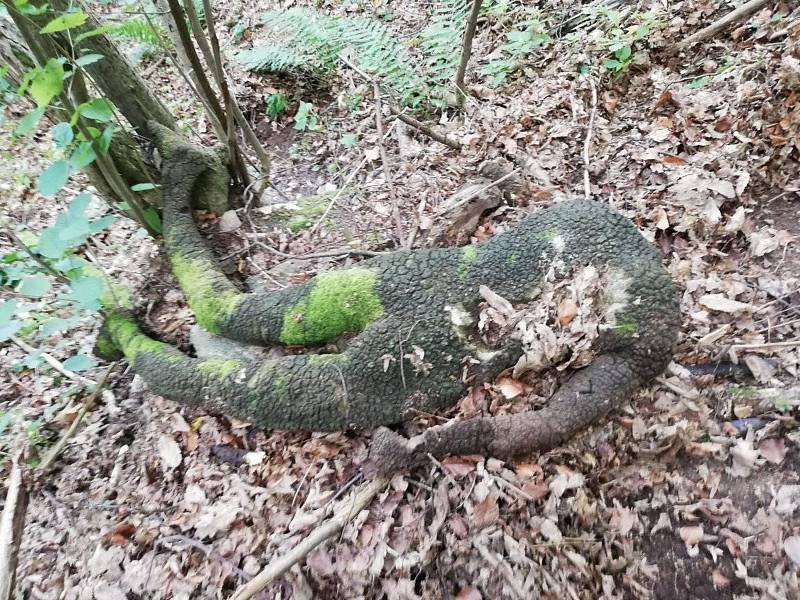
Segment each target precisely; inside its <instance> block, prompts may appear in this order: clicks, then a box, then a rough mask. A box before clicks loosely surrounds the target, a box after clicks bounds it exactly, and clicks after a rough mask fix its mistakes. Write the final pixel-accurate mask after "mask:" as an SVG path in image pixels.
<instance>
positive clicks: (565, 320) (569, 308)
mask: <svg viewBox="0 0 800 600" xmlns="http://www.w3.org/2000/svg"><path fill="white" fill-rule="evenodd" d="M556 314H557V315H558V322H559V324H560V325H561V326H562V327H565V326H567V325H569V324H570V323H571V322H572V320H573V319H574V318H575V316H576V315H577V314H578V305H577V304H576V303H575V301H574V300H573V299H572V298H564V299H563V300H562V301H561V302H560V303H559V305H558V309H557V310H556Z"/></svg>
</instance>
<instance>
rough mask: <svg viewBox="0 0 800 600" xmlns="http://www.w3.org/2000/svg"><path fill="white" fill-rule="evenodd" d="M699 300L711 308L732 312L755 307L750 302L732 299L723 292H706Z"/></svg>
mask: <svg viewBox="0 0 800 600" xmlns="http://www.w3.org/2000/svg"><path fill="white" fill-rule="evenodd" d="M698 302H699V303H700V304H702V305H703V306H705V307H706V308H710V309H711V310H716V311H719V312H725V313H730V314H734V313H739V312H744V311H748V310H752V308H753V307H752V306H751V305H750V304H746V303H744V302H739V301H738V300H731V299H730V298H727V297H726V296H723V295H722V294H706V295H705V296H702V297H701V298H700V300H698Z"/></svg>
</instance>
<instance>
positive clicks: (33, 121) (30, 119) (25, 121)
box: [14, 106, 45, 137]
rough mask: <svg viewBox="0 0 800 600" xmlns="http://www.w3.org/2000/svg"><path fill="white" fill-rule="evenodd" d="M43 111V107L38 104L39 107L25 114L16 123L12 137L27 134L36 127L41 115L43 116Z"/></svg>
mask: <svg viewBox="0 0 800 600" xmlns="http://www.w3.org/2000/svg"><path fill="white" fill-rule="evenodd" d="M44 111H45V107H44V106H40V107H39V108H36V109H34V110H32V111H30V112H29V113H28V114H27V115H25V116H24V117H22V119H20V121H19V123H17V127H16V129H14V137H21V136H23V135H28V134H29V133H30V132H31V131H33V130H34V129H36V126H37V125H38V124H39V121H41V120H42V117H43V116H44Z"/></svg>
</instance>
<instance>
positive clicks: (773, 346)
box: [731, 340, 800, 351]
mask: <svg viewBox="0 0 800 600" xmlns="http://www.w3.org/2000/svg"><path fill="white" fill-rule="evenodd" d="M798 346H800V340H789V341H787V342H770V343H767V344H733V345H732V346H731V349H733V350H765V351H766V350H780V349H781V348H795V347H798Z"/></svg>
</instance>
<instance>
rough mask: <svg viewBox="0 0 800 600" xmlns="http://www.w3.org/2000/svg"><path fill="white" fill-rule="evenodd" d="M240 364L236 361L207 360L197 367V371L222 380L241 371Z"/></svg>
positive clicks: (223, 359)
mask: <svg viewBox="0 0 800 600" xmlns="http://www.w3.org/2000/svg"><path fill="white" fill-rule="evenodd" d="M241 368H242V363H241V362H239V361H238V360H233V359H226V358H209V359H206V360H204V361H203V362H201V363H200V364H198V365H197V370H198V371H200V372H201V373H205V374H206V375H213V376H215V377H219V378H220V379H224V378H225V377H228V376H230V375H233V374H234V373H237V372H239V371H240V370H241Z"/></svg>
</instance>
